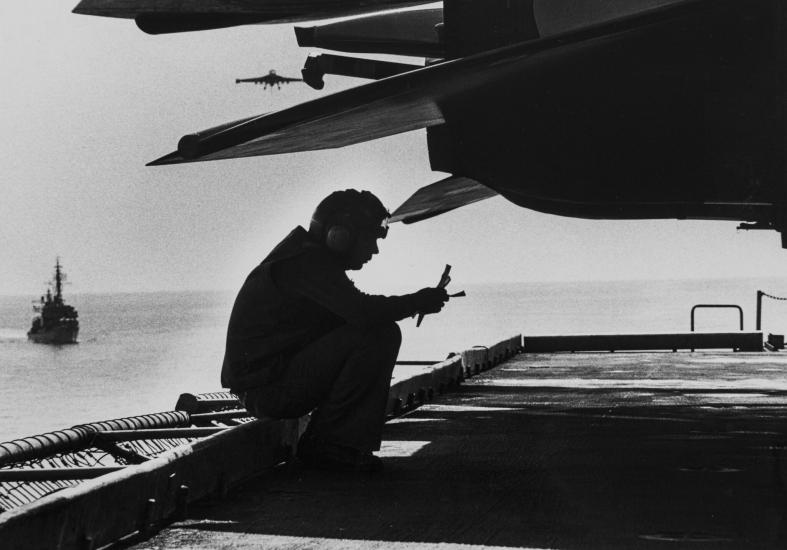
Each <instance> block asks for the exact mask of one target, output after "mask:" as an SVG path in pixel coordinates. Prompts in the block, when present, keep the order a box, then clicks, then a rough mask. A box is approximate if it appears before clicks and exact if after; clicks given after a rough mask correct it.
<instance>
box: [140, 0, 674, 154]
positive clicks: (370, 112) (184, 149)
mask: <svg viewBox="0 0 787 550" xmlns="http://www.w3.org/2000/svg"><path fill="white" fill-rule="evenodd" d="M669 11H670V10H669V9H664V10H661V11H659V12H656V13H649V14H646V15H644V16H631V17H627V18H624V19H620V20H616V21H613V22H610V23H603V24H599V25H594V26H592V27H589V28H584V29H580V30H576V31H571V32H568V33H564V34H558V35H554V36H550V37H547V38H542V39H537V40H530V41H527V42H521V43H519V44H515V45H513V46H507V47H504V48H500V49H497V50H491V51H487V52H482V53H480V54H476V55H473V56H469V57H464V58H460V59H456V60H451V61H445V62H442V63H437V64H435V65H430V66H427V67H423V68H418V69H415V70H412V71H408V72H406V73H403V74H399V75H396V76H392V77H389V78H385V79H382V80H378V81H376V82H372V83H369V84H365V85H362V86H358V87H356V88H352V89H349V90H344V91H342V92H339V93H336V94H332V95H328V96H324V97H321V98H318V99H316V100H313V101H310V102H307V103H302V104H300V105H296V106H294V107H290V108H288V109H284V110H282V111H278V112H274V113H269V114H263V115H259V116H256V117H250V118H248V119H246V120H245V121H244V122H242V123H239V124H235V125H232V124H224V125H222V126H221V127H217V128H210V129H208V130H204V131H202V132H198V133H195V134H189V135H186V136H183V137H182V138H181V140H180V142H179V143H178V149H177V151H174V152H173V153H170V154H168V155H166V156H164V157H162V158H159V159H157V160H155V161H153V162H151V163H150V165H161V164H176V163H181V162H194V161H204V160H217V159H228V158H237V157H249V156H256V155H272V154H280V153H292V152H298V151H310V150H318V149H329V148H336V147H343V146H346V145H352V144H355V143H360V142H364V141H369V140H372V139H377V138H381V137H386V136H391V135H394V134H398V133H402V132H407V131H410V130H417V129H422V128H426V127H430V126H435V125H439V124H442V123H444V118H443V113H442V110H441V105H444V104H445V103H449V102H450V103H454V102H458V101H459V100H461V101H472V98H473V95H474V92H477V91H478V90H480V89H483V88H486V87H498V88H505V87H506V85H507V82H510V80H511V79H520V80H521V79H527V78H528V75H532V78H533V82H537V81H538V74H537V73H538V71H539V70H541V69H543V67H545V66H551V65H553V64H554V65H557V64H560V63H561V62H563V61H565V60H567V59H573V58H574V57H575V56H577V55H580V54H581V55H582V56H585V57H587V56H588V55H589V54H591V53H592V51H593V49H594V46H595V45H596V44H602V45H603V43H604V40H605V39H606V38H607V37H609V36H610V35H617V34H625V33H629V32H631V33H636V32H637V30H638V29H639V28H640V27H641V25H642V21H640V18H641V17H644V18H653V17H657V18H658V17H668V16H669ZM594 62H598V63H603V62H604V60H603V59H595V60H594ZM577 86H578V87H581V86H580V84H579V83H578V84H577Z"/></svg>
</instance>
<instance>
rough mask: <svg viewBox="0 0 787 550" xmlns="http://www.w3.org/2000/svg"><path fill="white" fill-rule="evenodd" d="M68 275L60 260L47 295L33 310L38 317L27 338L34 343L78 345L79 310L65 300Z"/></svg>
mask: <svg viewBox="0 0 787 550" xmlns="http://www.w3.org/2000/svg"><path fill="white" fill-rule="evenodd" d="M65 279H66V274H65V273H63V270H62V269H61V266H60V258H57V260H56V261H55V276H54V279H53V280H52V283H51V285H52V286H53V287H54V290H55V293H54V295H53V294H52V289H51V288H50V289H47V291H46V294H45V295H44V296H41V301H40V304H37V305H34V306H33V310H34V311H35V312H36V313H38V315H37V316H36V317H35V318H34V319H33V325H32V326H31V327H30V330H29V331H28V332H27V337H28V338H29V339H30V340H32V341H33V342H37V343H41V344H76V343H77V334H78V333H79V320H78V313H77V310H76V309H74V307H73V306H70V305H68V304H66V303H65V301H64V300H63V283H64V282H65Z"/></svg>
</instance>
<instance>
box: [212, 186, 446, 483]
mask: <svg viewBox="0 0 787 550" xmlns="http://www.w3.org/2000/svg"><path fill="white" fill-rule="evenodd" d="M388 216H389V213H388V211H387V210H386V209H385V207H384V206H383V204H382V203H381V202H380V200H379V199H378V198H377V197H375V196H374V195H373V194H372V193H370V192H369V191H356V190H354V189H348V190H345V191H337V192H335V193H332V194H331V195H329V196H328V197H327V198H325V199H324V200H323V201H322V202H321V203H320V204H319V205H318V206H317V209H316V210H315V212H314V215H313V216H312V220H311V224H310V226H309V230H308V231H306V230H305V229H303V228H302V227H300V226H299V227H296V228H295V229H294V230H293V231H292V232H291V233H290V234H289V235H287V237H285V238H284V240H283V241H281V242H280V243H279V244H278V245H277V246H276V247H275V248H274V249H273V251H272V252H271V253H270V254H269V255H268V256H267V257H266V258H265V259H264V260H263V261H262V263H261V264H260V265H258V266H257V267H256V268H255V269H254V270H253V271H252V272H251V273H250V274H249V276H248V277H247V279H246V281H245V282H244V284H243V286H242V288H241V289H240V292H239V293H238V296H237V298H236V299H235V305H234V307H233V309H232V314H231V315H230V321H229V327H228V330H227V345H226V352H225V356H224V364H223V366H222V371H221V382H222V385H223V386H224V387H227V388H230V390H231V391H232V392H233V393H235V394H236V395H237V396H238V397H239V398H240V400H241V402H242V403H243V405H244V406H245V407H246V409H247V410H248V411H249V412H250V413H251V414H252V415H254V416H256V417H258V418H260V417H273V418H296V417H299V416H302V415H305V414H307V413H309V412H311V413H312V414H311V419H310V422H309V425H308V427H307V429H306V432H305V433H304V434H303V436H302V437H301V440H300V442H299V444H298V458H299V460H300V461H301V462H302V463H303V464H304V465H305V466H307V467H314V468H322V469H331V470H349V471H378V470H380V469H382V461H381V460H380V458H379V457H377V456H375V455H374V454H373V451H376V450H379V449H380V439H381V434H382V428H383V423H384V421H385V408H386V401H387V397H388V391H389V388H390V383H391V372H392V370H393V368H394V364H395V362H396V357H397V354H398V353H399V345H400V344H401V332H400V330H399V327H398V325H397V324H396V321H399V320H401V319H405V318H407V317H410V316H412V315H415V314H417V313H437V312H438V311H440V310H441V309H442V307H443V305H444V304H445V302H446V301H447V300H448V295H447V293H446V291H445V290H444V289H442V288H423V289H421V290H419V291H417V292H415V293H413V294H406V295H403V296H378V295H369V294H364V293H363V292H361V291H359V290H358V289H357V288H356V287H355V285H354V284H353V283H352V281H350V279H349V278H348V277H347V274H346V273H345V272H346V271H347V270H358V269H361V267H362V266H363V265H364V264H365V263H366V262H368V261H369V260H370V259H371V258H372V256H373V255H374V254H377V253H378V248H377V239H381V238H385V236H386V235H387V233H388V225H387V220H388Z"/></svg>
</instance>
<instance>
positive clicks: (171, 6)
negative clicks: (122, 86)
mask: <svg viewBox="0 0 787 550" xmlns="http://www.w3.org/2000/svg"><path fill="white" fill-rule="evenodd" d="M433 1H434V0H432V2H433ZM429 3H430V1H429V0H232V1H230V2H228V1H227V0H81V2H80V3H79V4H78V5H77V6H76V7H75V8H74V10H73V12H74V13H78V14H82V15H99V16H102V17H120V18H125V19H134V20H135V21H136V23H137V26H138V27H139V28H140V29H141V30H143V31H144V32H147V33H149V34H163V33H172V32H185V31H198V30H207V29H218V28H223V27H233V26H237V25H249V24H258V23H286V22H296V21H312V20H315V19H324V18H332V17H344V16H349V15H360V14H364V13H371V12H376V11H380V10H384V9H392V8H402V7H408V6H418V5H422V4H429Z"/></svg>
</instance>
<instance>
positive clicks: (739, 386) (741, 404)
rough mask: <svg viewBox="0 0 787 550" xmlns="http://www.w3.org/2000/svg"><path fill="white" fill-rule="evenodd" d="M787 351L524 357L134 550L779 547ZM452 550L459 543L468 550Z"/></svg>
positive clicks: (260, 481) (786, 519)
mask: <svg viewBox="0 0 787 550" xmlns="http://www.w3.org/2000/svg"><path fill="white" fill-rule="evenodd" d="M785 405H787V355H785V354H781V353H773V354H768V353H751V354H750V353H688V352H686V353H684V352H680V353H576V354H571V353H563V354H524V355H518V356H515V357H514V358H513V359H511V360H509V361H507V362H505V363H503V364H501V365H500V366H498V367H496V368H494V369H491V370H488V371H484V372H482V373H480V374H479V375H477V376H475V377H473V378H470V379H468V380H466V381H465V383H464V384H463V385H462V386H461V387H460V388H458V389H457V390H456V391H453V392H450V393H448V394H445V395H442V396H440V397H438V398H437V399H436V400H435V401H433V402H432V403H430V404H427V405H424V406H422V407H419V408H417V409H415V410H413V411H411V412H409V413H407V414H405V415H403V416H401V417H398V418H396V419H394V420H392V421H390V422H389V423H388V424H387V425H386V428H385V432H384V438H385V442H384V445H383V449H382V452H381V455H382V456H383V457H384V460H385V463H386V470H385V472H384V473H382V474H378V475H357V474H356V475H351V474H337V473H325V472H315V471H306V470H301V469H299V468H297V467H292V466H281V467H278V468H276V469H274V470H272V471H270V472H269V473H267V474H265V475H263V476H261V477H259V478H257V479H255V480H254V481H252V482H249V483H247V484H245V485H244V486H242V487H240V488H238V489H235V490H234V491H232V492H230V494H229V495H228V496H227V497H226V498H224V499H221V500H219V499H214V500H210V501H203V502H201V503H199V504H196V505H192V506H191V507H190V509H189V513H188V516H187V518H186V519H185V520H183V521H180V522H177V523H174V524H172V525H171V526H170V527H168V528H166V529H165V530H163V531H162V532H160V533H159V534H157V535H156V536H154V537H153V538H151V539H150V540H148V541H145V542H143V543H140V544H138V545H136V546H134V548H138V549H154V548H241V549H242V548H262V547H265V548H292V549H295V548H299V549H300V548H316V547H319V548H437V547H439V548H441V549H444V548H452V547H458V545H473V546H475V547H487V548H488V547H527V548H664V547H685V546H690V547H691V548H707V547H713V548H719V547H722V548H741V547H746V548H784V547H785V544H786V543H787V472H785V464H784V462H785V460H787V452H785V445H787V417H785V414H784V413H785V410H786V409H785ZM463 548H467V547H466V546H463Z"/></svg>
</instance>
